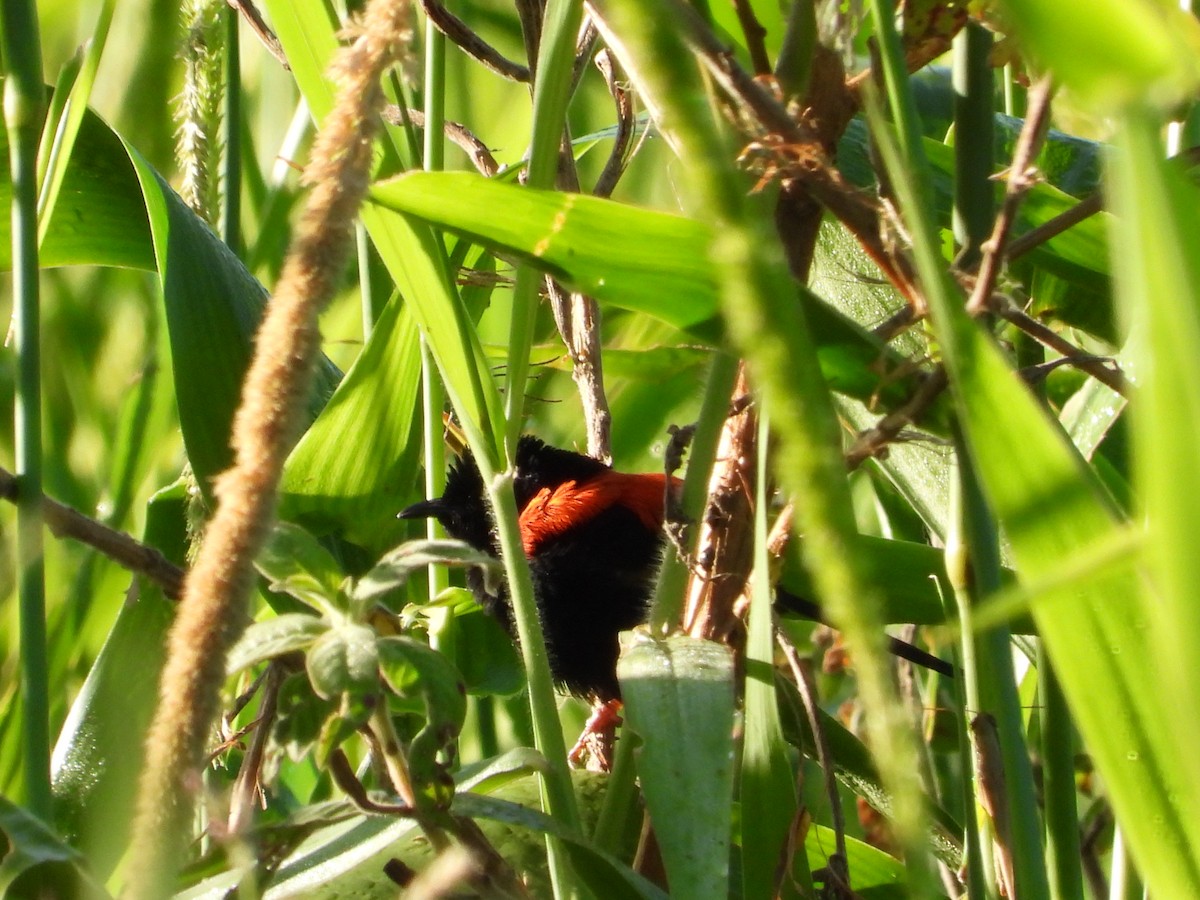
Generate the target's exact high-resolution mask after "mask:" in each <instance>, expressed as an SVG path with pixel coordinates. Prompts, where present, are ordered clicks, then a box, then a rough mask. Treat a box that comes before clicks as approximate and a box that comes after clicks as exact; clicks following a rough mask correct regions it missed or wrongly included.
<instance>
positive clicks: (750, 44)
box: [733, 0, 772, 75]
mask: <svg viewBox="0 0 1200 900" xmlns="http://www.w3.org/2000/svg"><path fill="white" fill-rule="evenodd" d="M733 9H734V12H735V13H737V17H738V24H739V25H741V26H742V34H743V35H744V36H745V38H746V49H747V50H748V51H749V53H750V64H751V65H752V66H754V74H755V75H770V74H771V72H772V67H771V57H770V56H769V55H768V54H767V44H766V40H765V38H766V36H767V29H765V28H763V25H762V22H760V21H758V18H757V17H756V16H755V15H754V9H753V8H752V7H751V6H750V3H749V2H748V0H733Z"/></svg>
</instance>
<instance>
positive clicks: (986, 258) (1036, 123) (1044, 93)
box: [967, 76, 1054, 315]
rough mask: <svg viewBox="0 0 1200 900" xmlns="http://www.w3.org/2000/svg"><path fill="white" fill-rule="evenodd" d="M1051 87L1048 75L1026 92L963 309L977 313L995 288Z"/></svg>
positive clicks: (1031, 176)
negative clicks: (996, 207)
mask: <svg viewBox="0 0 1200 900" xmlns="http://www.w3.org/2000/svg"><path fill="white" fill-rule="evenodd" d="M1053 92H1054V87H1053V84H1052V83H1051V81H1050V77H1049V76H1044V77H1043V78H1042V79H1041V81H1039V82H1038V83H1037V84H1036V85H1034V86H1033V89H1032V90H1030V92H1029V106H1028V109H1027V112H1026V117H1025V124H1024V125H1023V126H1022V127H1021V134H1020V136H1019V137H1018V138H1017V146H1016V148H1015V149H1014V150H1013V161H1012V167H1011V168H1010V169H1009V174H1008V185H1007V187H1006V189H1005V191H1004V202H1003V204H1001V206H1000V212H999V214H998V215H997V216H996V221H995V224H994V225H993V226H992V234H991V237H989V238H988V239H987V240H986V241H985V242H984V244H983V258H982V259H981V260H980V261H979V274H978V275H977V276H976V278H975V286H974V288H973V289H972V291H971V296H970V298H968V300H967V312H969V313H970V314H971V315H979V314H980V313H982V312H983V311H984V310H986V309H987V308H988V304H989V303H990V301H991V298H992V292H993V291H994V290H995V289H996V279H997V278H998V277H999V276H1000V270H1001V268H1003V266H1004V260H1005V245H1006V244H1007V242H1008V234H1009V232H1010V231H1011V230H1012V226H1013V223H1014V222H1015V221H1016V219H1017V210H1018V209H1020V207H1021V201H1022V200H1023V199H1025V195H1026V194H1027V193H1028V192H1029V189H1030V188H1031V187H1033V185H1034V184H1035V183H1036V176H1035V172H1034V168H1033V162H1034V160H1035V159H1036V158H1037V154H1038V148H1039V147H1041V144H1042V139H1043V138H1044V137H1045V136H1046V126H1047V124H1048V123H1049V120H1050V98H1051V96H1052V95H1053Z"/></svg>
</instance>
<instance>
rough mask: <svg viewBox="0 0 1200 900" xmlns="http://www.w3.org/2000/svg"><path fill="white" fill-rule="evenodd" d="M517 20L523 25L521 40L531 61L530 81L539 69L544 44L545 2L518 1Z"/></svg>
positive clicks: (536, 0) (532, 0) (535, 0)
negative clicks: (538, 58)
mask: <svg viewBox="0 0 1200 900" xmlns="http://www.w3.org/2000/svg"><path fill="white" fill-rule="evenodd" d="M514 5H515V6H516V8H517V19H518V20H519V21H520V23H521V39H522V40H523V41H524V42H525V58H526V59H527V60H528V61H529V81H530V83H532V82H533V76H534V74H535V71H536V69H537V56H538V47H540V46H541V44H542V15H543V14H544V13H545V11H546V4H545V3H544V2H543V0H516V2H515V4H514Z"/></svg>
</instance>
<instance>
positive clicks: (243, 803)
mask: <svg viewBox="0 0 1200 900" xmlns="http://www.w3.org/2000/svg"><path fill="white" fill-rule="evenodd" d="M282 683H283V668H282V666H280V664H279V662H278V661H274V662H272V663H271V664H270V665H268V666H267V678H266V684H264V685H263V694H262V705H261V706H260V707H259V713H258V719H257V723H256V727H255V731H254V738H253V739H252V740H251V741H250V749H249V750H248V751H247V752H246V756H245V758H244V759H243V760H242V766H241V768H240V769H239V770H238V775H237V781H236V782H235V783H234V786H233V794H232V796H231V798H230V801H229V833H230V834H241V833H242V831H243V830H244V829H245V828H246V827H247V826H248V825H249V824H250V822H251V820H252V818H253V810H254V807H255V801H256V800H257V798H258V797H259V796H260V795H261V794H262V786H261V784H262V782H261V777H262V765H263V759H264V757H265V756H266V751H267V739H268V738H269V737H270V735H271V727H272V725H273V724H274V722H275V711H276V708H277V707H276V704H277V702H278V700H279V686H280V685H281V684H282Z"/></svg>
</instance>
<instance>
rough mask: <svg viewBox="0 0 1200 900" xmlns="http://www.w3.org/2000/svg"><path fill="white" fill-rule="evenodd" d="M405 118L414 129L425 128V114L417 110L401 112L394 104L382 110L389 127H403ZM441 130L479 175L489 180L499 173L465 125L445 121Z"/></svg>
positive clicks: (496, 165)
mask: <svg viewBox="0 0 1200 900" xmlns="http://www.w3.org/2000/svg"><path fill="white" fill-rule="evenodd" d="M406 116H407V118H408V121H410V122H411V123H412V124H413V127H414V128H424V127H425V113H423V112H421V110H419V109H407V110H401V109H400V107H398V106H396V104H394V103H389V104H388V105H387V106H385V107H384V108H383V120H384V121H385V122H387V123H388V124H389V125H403V124H404V119H405V117H406ZM442 130H443V133H444V134H445V135H446V137H447V138H449V139H450V141H451V143H453V144H455V145H456V146H458V147H459V148H460V149H461V150H462V151H463V152H464V153H466V154H467V156H469V157H470V158H471V164H472V165H473V166H475V168H476V169H477V170H478V171H479V173H480V174H482V175H486V176H487V177H489V178H490V177H492V176H493V175H495V174H496V173H497V172H499V171H500V166H499V164H498V163H497V162H496V157H494V156H492V151H491V150H490V149H488V146H487V144H485V143H484V142H483V141H481V140H480V139H479V138H477V137H476V136H475V135H474V134H473V133H472V132H471V130H470V129H469V128H467V126H466V125H463V124H461V123H459V122H451V121H448V120H447V121H444V122H443V123H442Z"/></svg>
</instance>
